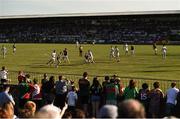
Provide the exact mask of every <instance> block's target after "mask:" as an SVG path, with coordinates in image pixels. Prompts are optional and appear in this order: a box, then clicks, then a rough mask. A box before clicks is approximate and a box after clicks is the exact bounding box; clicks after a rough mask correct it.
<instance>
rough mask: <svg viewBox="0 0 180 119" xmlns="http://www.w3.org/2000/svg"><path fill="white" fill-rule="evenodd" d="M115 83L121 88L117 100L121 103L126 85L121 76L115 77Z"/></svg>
mask: <svg viewBox="0 0 180 119" xmlns="http://www.w3.org/2000/svg"><path fill="white" fill-rule="evenodd" d="M115 84H116V85H117V86H118V89H119V94H118V96H117V102H118V103H119V102H121V101H122V100H123V93H124V87H123V85H122V82H121V80H120V78H117V79H115Z"/></svg>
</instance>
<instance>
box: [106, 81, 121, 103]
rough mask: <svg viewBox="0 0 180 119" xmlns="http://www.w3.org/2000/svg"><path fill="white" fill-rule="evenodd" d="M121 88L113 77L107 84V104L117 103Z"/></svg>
mask: <svg viewBox="0 0 180 119" xmlns="http://www.w3.org/2000/svg"><path fill="white" fill-rule="evenodd" d="M118 94H119V88H118V86H117V85H116V84H115V80H114V79H111V80H110V83H109V84H107V85H106V104H110V105H116V104H117V96H118Z"/></svg>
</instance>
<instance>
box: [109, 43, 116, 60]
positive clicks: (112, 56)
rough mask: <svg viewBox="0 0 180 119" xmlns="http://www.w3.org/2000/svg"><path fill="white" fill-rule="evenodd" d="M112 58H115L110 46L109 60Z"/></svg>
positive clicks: (112, 48)
mask: <svg viewBox="0 0 180 119" xmlns="http://www.w3.org/2000/svg"><path fill="white" fill-rule="evenodd" d="M114 57H115V56H114V47H113V46H111V49H110V55H109V58H110V60H111V59H112V58H114Z"/></svg>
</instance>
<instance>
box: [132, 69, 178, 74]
mask: <svg viewBox="0 0 180 119" xmlns="http://www.w3.org/2000/svg"><path fill="white" fill-rule="evenodd" d="M174 71H180V70H146V71H134V72H144V73H153V72H154V73H158V72H174Z"/></svg>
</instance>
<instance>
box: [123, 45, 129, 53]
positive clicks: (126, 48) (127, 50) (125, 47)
mask: <svg viewBox="0 0 180 119" xmlns="http://www.w3.org/2000/svg"><path fill="white" fill-rule="evenodd" d="M124 50H125V55H128V52H129V49H128V44H127V43H126V44H125V45H124Z"/></svg>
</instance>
